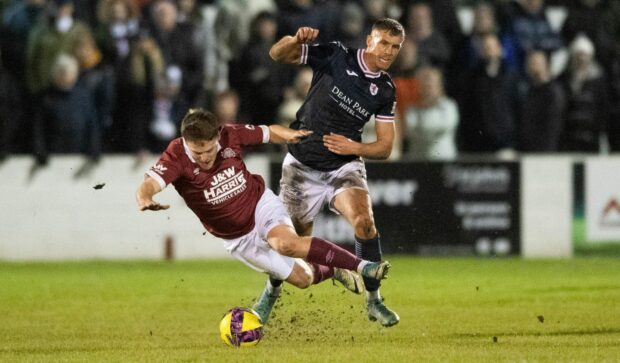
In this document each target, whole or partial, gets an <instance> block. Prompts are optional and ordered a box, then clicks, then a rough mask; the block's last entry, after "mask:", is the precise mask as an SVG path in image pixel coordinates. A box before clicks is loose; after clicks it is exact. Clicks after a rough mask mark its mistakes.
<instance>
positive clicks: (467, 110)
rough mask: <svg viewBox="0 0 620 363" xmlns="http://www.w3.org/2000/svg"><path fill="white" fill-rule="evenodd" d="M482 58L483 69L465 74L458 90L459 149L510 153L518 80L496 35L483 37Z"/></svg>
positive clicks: (512, 144) (481, 67) (476, 151)
mask: <svg viewBox="0 0 620 363" xmlns="http://www.w3.org/2000/svg"><path fill="white" fill-rule="evenodd" d="M481 55H482V62H481V63H480V65H479V66H478V67H477V68H476V69H474V70H472V71H470V72H466V73H465V74H464V77H463V79H462V80H461V82H460V85H459V87H458V88H459V91H458V94H459V96H458V100H459V108H460V115H461V123H460V127H459V137H458V140H459V142H458V144H459V149H460V150H461V151H464V152H474V153H479V152H496V151H500V150H504V149H511V148H512V147H513V146H514V127H515V125H514V99H515V97H514V96H515V90H514V84H515V77H514V75H513V74H512V73H511V72H510V70H509V69H508V67H507V65H506V63H505V61H504V59H503V56H502V47H501V44H500V42H499V39H498V38H497V36H496V35H494V34H488V35H486V36H484V38H483V39H482V53H481Z"/></svg>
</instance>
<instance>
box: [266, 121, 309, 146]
mask: <svg viewBox="0 0 620 363" xmlns="http://www.w3.org/2000/svg"><path fill="white" fill-rule="evenodd" d="M310 134H312V131H310V130H293V129H290V128H288V127H285V126H281V125H270V126H269V143H270V144H297V143H298V142H300V141H301V140H302V139H304V138H306V137H308V136H309V135H310Z"/></svg>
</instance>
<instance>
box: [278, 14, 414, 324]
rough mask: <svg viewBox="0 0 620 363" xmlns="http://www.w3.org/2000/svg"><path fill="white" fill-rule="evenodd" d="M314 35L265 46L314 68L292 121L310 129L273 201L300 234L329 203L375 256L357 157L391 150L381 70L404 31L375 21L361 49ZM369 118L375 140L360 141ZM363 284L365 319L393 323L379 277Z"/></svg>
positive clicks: (390, 104)
mask: <svg viewBox="0 0 620 363" xmlns="http://www.w3.org/2000/svg"><path fill="white" fill-rule="evenodd" d="M318 33H319V31H318V30H317V29H313V28H309V27H302V28H299V29H298V30H297V33H296V34H295V35H293V36H285V37H283V38H282V39H280V40H279V41H278V42H277V43H275V44H274V45H273V46H272V47H271V49H270V51H269V55H270V56H271V58H273V59H274V60H275V61H278V62H282V63H288V64H306V65H309V66H310V67H311V68H312V70H313V72H314V74H313V79H312V84H311V86H310V91H309V92H308V95H307V96H306V99H305V102H304V103H303V105H302V106H301V108H300V109H299V111H298V112H297V119H296V120H295V121H294V122H293V123H292V124H291V128H292V129H295V130H310V131H312V132H313V133H312V134H310V135H308V137H306V138H304V139H303V140H300V142H299V143H295V144H291V145H289V148H288V150H289V153H288V154H287V156H286V158H285V159H284V162H283V165H282V178H281V180H280V198H281V199H282V200H283V201H284V204H285V205H286V207H287V209H288V211H289V215H290V216H291V218H292V220H293V224H294V225H295V228H296V230H297V232H298V233H299V234H301V235H310V233H311V231H312V222H313V219H314V217H315V216H316V215H317V213H319V211H320V209H321V208H322V207H323V205H324V204H328V205H329V207H330V208H331V209H332V210H333V211H334V212H336V213H339V214H342V216H344V218H345V219H346V220H347V221H348V222H349V223H350V224H351V225H352V226H353V229H354V231H355V241H356V243H355V251H356V254H357V256H358V257H361V258H365V259H368V260H370V261H380V260H381V244H380V241H379V233H378V232H377V228H376V227H375V222H374V219H373V214H372V206H371V200H370V196H369V194H368V186H367V182H366V169H365V166H364V162H363V160H362V158H367V159H387V158H388V157H389V156H390V153H391V151H392V143H393V141H394V109H395V106H396V96H395V94H396V92H395V86H394V83H393V82H392V79H391V78H390V76H389V75H388V74H387V73H386V71H387V70H388V68H389V67H390V66H391V65H392V62H394V60H395V59H396V56H397V55H398V53H399V51H400V49H401V46H402V43H403V41H404V38H405V31H404V29H403V27H402V25H401V24H400V23H399V22H397V21H396V20H393V19H381V20H378V21H376V22H375V23H374V25H373V27H372V30H371V33H370V34H369V35H368V36H367V38H366V49H351V48H347V47H345V46H343V45H342V44H340V43H339V42H332V43H328V44H317V45H312V43H313V42H314V40H315V39H316V37H317V35H318ZM372 118H374V120H375V130H376V134H377V139H376V141H374V142H368V143H363V142H362V130H363V127H364V125H365V124H366V123H367V122H368V121H370V120H371V119H372ZM364 284H365V286H366V303H367V308H368V318H369V319H370V320H372V321H374V320H378V321H379V322H380V323H381V324H382V325H383V326H392V325H395V324H397V323H398V322H399V320H400V318H399V317H398V314H396V313H395V312H394V311H392V310H391V309H389V308H388V307H387V306H385V304H384V302H383V299H382V298H381V294H380V293H379V286H380V283H379V280H376V279H372V278H368V277H364Z"/></svg>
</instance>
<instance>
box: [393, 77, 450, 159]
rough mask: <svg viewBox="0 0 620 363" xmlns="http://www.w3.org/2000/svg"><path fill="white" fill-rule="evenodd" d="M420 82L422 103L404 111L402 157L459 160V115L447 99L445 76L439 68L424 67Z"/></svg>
mask: <svg viewBox="0 0 620 363" xmlns="http://www.w3.org/2000/svg"><path fill="white" fill-rule="evenodd" d="M417 78H418V79H419V80H420V84H421V94H420V96H421V97H420V102H419V103H418V105H417V106H413V107H409V108H408V109H407V110H406V111H405V119H404V123H405V130H406V135H405V138H406V141H407V142H404V143H403V144H404V146H405V148H404V149H405V151H404V152H403V155H409V156H411V157H413V158H417V159H425V160H453V159H455V158H456V156H457V148H456V130H457V126H458V123H459V112H458V108H457V106H456V103H455V102H454V101H453V100H452V99H451V98H448V97H446V95H445V93H444V89H443V76H442V74H441V71H440V70H439V69H438V68H434V67H423V68H421V69H420V70H419V71H418V75H417Z"/></svg>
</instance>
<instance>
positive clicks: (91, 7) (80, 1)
mask: <svg viewBox="0 0 620 363" xmlns="http://www.w3.org/2000/svg"><path fill="white" fill-rule="evenodd" d="M97 3H98V1H97V0H73V6H74V7H75V18H76V19H80V20H81V21H83V22H84V23H86V24H88V26H89V27H90V28H91V29H94V28H95V27H96V26H97V23H98V21H99V20H98V19H97V7H98V4H97Z"/></svg>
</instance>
